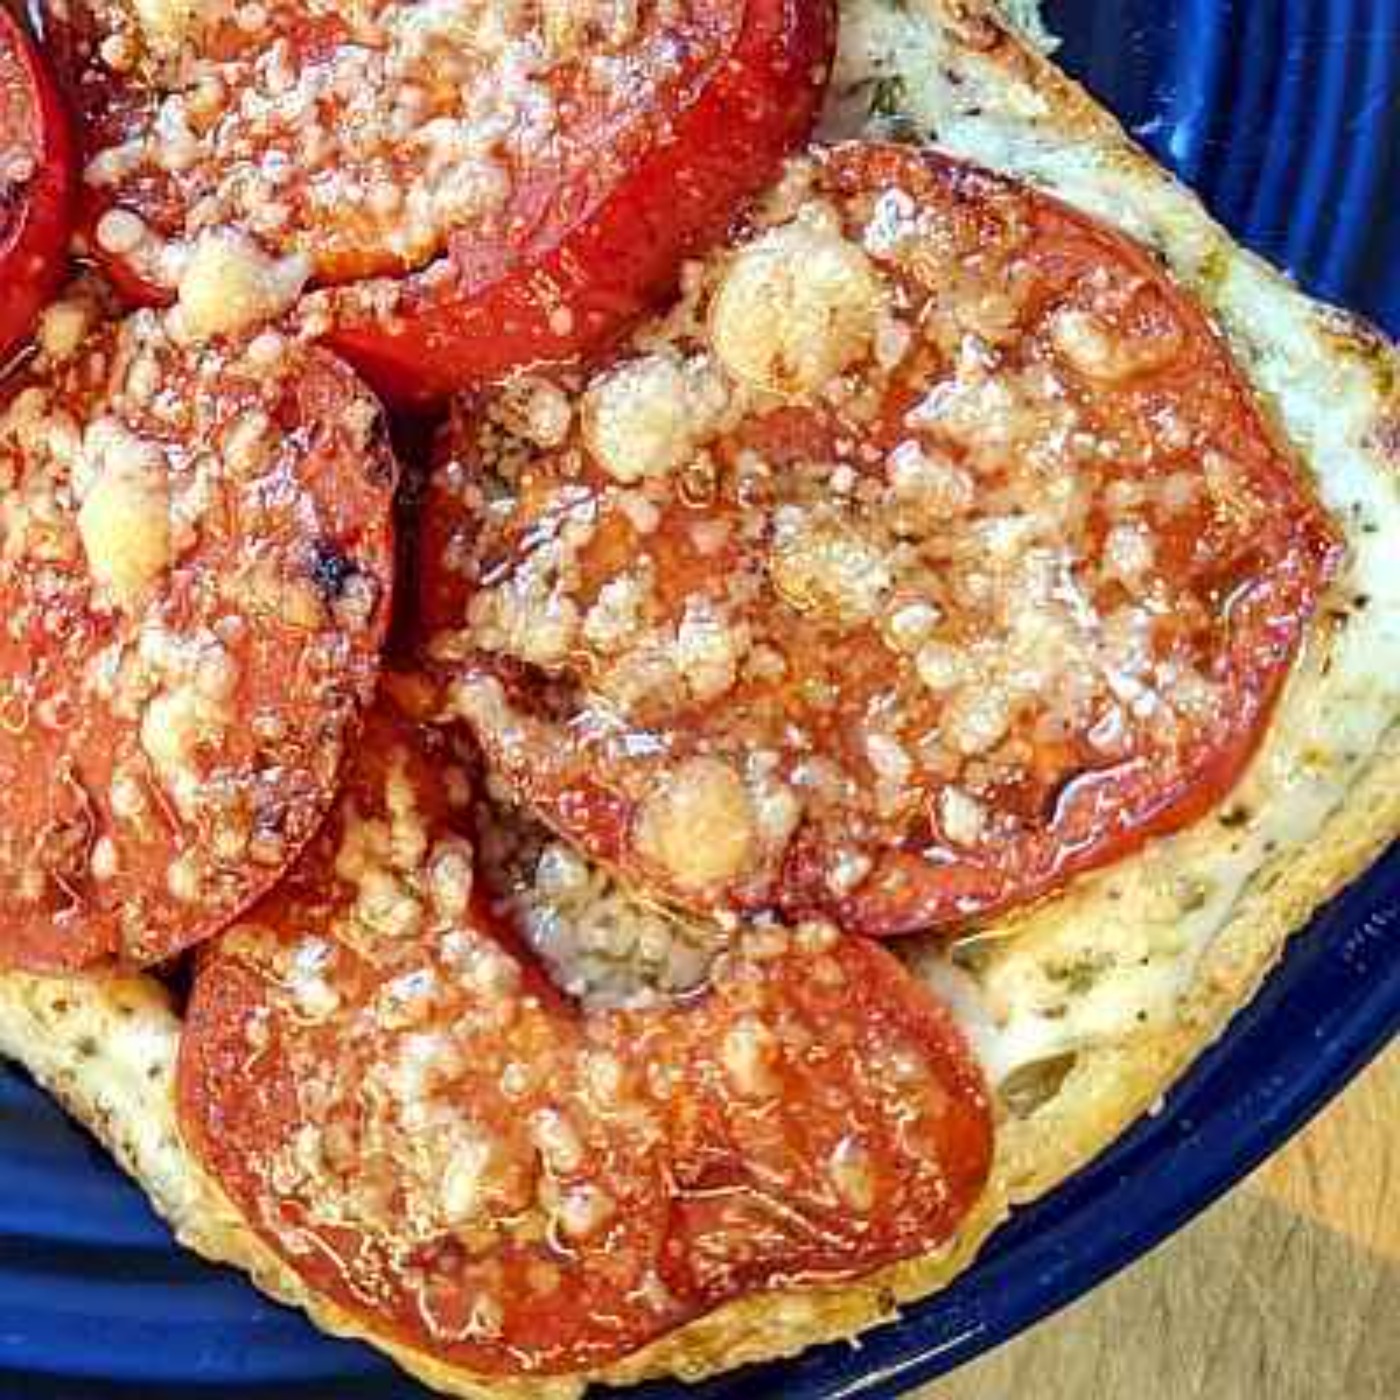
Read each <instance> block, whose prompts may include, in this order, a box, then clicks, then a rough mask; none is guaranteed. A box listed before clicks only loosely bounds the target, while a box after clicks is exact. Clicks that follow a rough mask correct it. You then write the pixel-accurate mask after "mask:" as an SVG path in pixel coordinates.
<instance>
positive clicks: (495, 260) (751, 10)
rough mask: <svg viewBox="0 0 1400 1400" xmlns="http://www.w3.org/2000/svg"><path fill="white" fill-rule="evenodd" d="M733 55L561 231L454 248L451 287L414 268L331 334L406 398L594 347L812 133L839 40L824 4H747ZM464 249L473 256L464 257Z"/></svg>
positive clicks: (356, 361) (435, 395)
mask: <svg viewBox="0 0 1400 1400" xmlns="http://www.w3.org/2000/svg"><path fill="white" fill-rule="evenodd" d="M745 8H746V10H747V14H746V18H745V21H744V26H743V29H742V31H741V33H740V35H739V37H738V41H737V43H736V44H735V46H734V49H733V52H732V53H731V54H729V55H728V57H727V58H726V59H724V60H723V61H722V62H721V64H720V65H719V68H718V71H717V72H716V73H715V74H714V76H713V78H712V79H711V80H710V81H708V82H706V83H705V84H704V85H703V86H702V87H701V88H700V89H699V91H697V92H696V93H694V94H692V95H691V97H690V100H689V101H688V102H687V104H686V106H685V107H684V109H683V110H681V111H680V112H679V113H677V114H676V115H675V116H673V117H672V118H671V119H670V120H669V121H667V122H666V123H665V126H664V129H661V130H657V131H655V132H653V133H652V134H651V135H652V138H653V139H651V140H650V141H649V143H648V146H647V149H646V151H645V154H644V155H643V156H642V157H641V159H640V160H639V162H638V163H637V164H636V165H635V166H633V167H632V168H631V169H629V170H628V171H627V172H626V174H625V175H624V176H623V177H622V179H621V180H620V181H616V182H613V181H612V180H610V179H609V178H608V172H607V171H606V170H604V172H603V173H602V178H599V179H598V180H597V182H596V187H595V188H593V189H591V190H590V189H587V188H586V187H585V190H584V193H583V195H582V196H581V197H579V198H577V199H576V200H575V202H576V204H578V205H579V206H580V207H578V208H577V210H576V212H575V213H574V214H573V216H572V218H571V219H570V220H569V223H568V226H567V227H566V228H565V229H564V230H562V231H560V230H558V229H557V228H555V227H554V226H553V223H554V220H552V219H551V216H550V215H549V214H548V213H546V215H545V221H544V226H543V227H542V228H541V229H539V230H537V232H536V234H535V236H534V238H533V241H532V242H531V243H529V244H527V245H526V246H524V247H521V248H518V249H512V250H504V249H502V250H500V254H499V256H497V257H492V258H488V259H487V262H488V263H489V264H491V265H488V266H485V267H483V266H482V265H481V257H480V252H479V250H471V249H468V248H465V247H462V246H459V247H457V248H455V249H453V251H452V261H453V263H454V265H455V274H456V280H455V285H454V286H451V287H448V288H446V289H444V288H443V287H442V286H441V285H432V284H430V283H429V281H428V280H427V279H425V278H423V277H422V276H421V275H419V276H415V277H411V278H409V279H408V280H407V283H406V286H405V300H404V305H403V308H402V310H401V312H400V313H399V314H398V315H397V316H396V317H395V320H394V323H393V324H392V325H391V326H389V327H385V326H383V325H376V324H369V323H366V324H362V325H359V326H353V325H342V326H340V327H339V328H337V329H336V330H335V331H333V332H332V333H331V334H330V336H329V343H330V344H331V345H332V347H333V348H334V349H336V350H337V351H338V352H339V353H340V354H341V355H342V356H344V358H345V359H347V360H349V361H350V363H351V364H353V365H354V366H355V367H356V368H357V369H359V371H360V372H361V374H363V375H364V376H365V378H366V379H367V380H369V382H370V383H371V384H372V385H374V387H375V388H376V389H378V390H379V392H380V393H382V394H384V395H385V396H386V397H387V398H389V399H390V400H392V401H394V402H397V403H419V402H425V401H432V400H436V399H441V398H444V397H446V396H447V395H449V394H451V393H453V392H454V391H456V390H458V389H461V388H462V387H464V386H467V385H472V384H480V383H486V382H490V381H493V380H497V379H500V378H501V377H502V376H504V375H506V374H507V373H509V372H510V371H511V370H514V369H518V368H521V367H523V366H532V365H540V364H548V363H560V362H563V361H566V360H570V359H573V358H575V357H577V356H579V355H583V354H588V353H590V352H593V351H597V350H599V349H601V348H603V347H604V346H606V345H607V344H608V343H609V342H610V341H612V340H613V339H615V338H616V337H617V336H618V335H620V334H621V333H622V332H623V331H624V330H626V328H627V327H628V326H629V325H630V324H631V323H632V322H633V321H634V320H636V318H637V317H639V316H640V315H642V314H643V313H644V312H645V311H647V310H648V309H649V308H650V307H651V306H652V305H654V304H655V302H656V301H657V299H658V298H660V297H663V296H665V295H666V294H667V293H668V292H669V291H670V289H671V288H672V287H673V285H674V283H675V279H676V275H677V271H678V269H679V266H680V264H681V262H682V261H683V260H684V259H685V258H687V257H689V256H692V255H693V254H695V253H697V252H699V251H700V250H701V249H702V248H703V247H704V246H705V245H706V244H707V243H708V242H710V241H712V240H714V239H716V238H719V237H722V236H723V234H724V233H725V231H726V228H727V226H728V225H729V223H730V222H731V220H732V218H733V215H734V211H735V209H736V207H737V206H738V205H739V204H740V203H741V202H742V201H743V200H744V199H746V198H747V197H749V196H750V195H752V194H754V193H756V192H757V191H758V190H760V189H762V188H763V186H764V185H765V184H766V183H768V181H769V180H771V179H772V178H773V177H774V176H775V175H776V173H777V171H778V168H779V166H780V164H781V162H782V160H783V158H784V157H785V156H786V155H787V154H788V153H789V152H790V151H792V150H793V149H795V148H796V147H797V146H799V145H800V144H801V142H802V141H803V140H804V139H805V138H806V137H807V135H808V134H809V132H810V131H811V128H812V125H813V123H814V121H815V118H816V114H817V110H818V107H819V105H820V102H821V97H822V91H823V89H824V87H825V83H826V79H827V75H828V73H829V70H830V66H831V60H832V55H833V51H834V46H835V38H836V24H835V11H834V7H833V6H832V5H831V4H830V3H828V0H752V3H750V4H748V5H747V6H746V7H745ZM468 256H469V257H470V259H471V261H472V262H474V263H476V264H477V267H476V269H475V270H473V269H472V268H471V267H469V266H468Z"/></svg>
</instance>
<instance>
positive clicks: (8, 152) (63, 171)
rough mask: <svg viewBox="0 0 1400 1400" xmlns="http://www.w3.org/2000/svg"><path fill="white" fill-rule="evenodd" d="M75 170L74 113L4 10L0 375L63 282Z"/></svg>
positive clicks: (0, 26)
mask: <svg viewBox="0 0 1400 1400" xmlns="http://www.w3.org/2000/svg"><path fill="white" fill-rule="evenodd" d="M75 162H76V152H75V150H74V145H73V139H72V134H71V131H70V129H69V119H68V113H67V111H66V110H65V108H64V105H63V102H62V100H61V99H60V97H59V93H58V89H57V86H56V84H55V82H54V78H53V76H52V74H51V73H50V72H49V69H48V67H47V65H46V63H45V61H44V58H43V55H42V54H40V53H39V51H38V49H37V48H36V47H35V44H34V41H33V40H32V39H31V38H30V36H29V34H28V32H27V31H26V30H25V29H24V27H23V26H22V25H21V24H20V22H19V20H18V19H17V18H16V17H15V16H14V15H13V14H12V13H11V12H10V11H9V10H8V9H6V8H5V7H4V6H0V288H3V295H2V296H0V367H3V364H4V361H5V360H6V359H8V358H9V356H10V355H11V354H12V353H13V352H14V351H15V350H16V349H17V348H18V347H19V346H20V345H21V344H23V342H24V340H25V339H26V337H27V336H28V335H29V333H30V331H31V330H32V329H33V328H34V322H35V320H36V319H37V317H38V315H39V312H40V311H41V310H42V309H43V307H44V304H45V303H46V302H47V301H48V300H49V298H50V297H52V296H53V294H54V293H55V292H56V291H57V290H58V287H59V285H60V283H61V282H62V280H63V274H64V269H65V267H66V266H67V258H68V239H69V235H70V234H71V233H72V226H73V208H74V191H75V190H76V187H77V167H76V163H75Z"/></svg>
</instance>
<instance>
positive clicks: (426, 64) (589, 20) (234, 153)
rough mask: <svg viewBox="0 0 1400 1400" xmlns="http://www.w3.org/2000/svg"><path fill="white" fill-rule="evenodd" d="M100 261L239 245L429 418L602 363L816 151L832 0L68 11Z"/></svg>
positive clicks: (179, 267)
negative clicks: (599, 348)
mask: <svg viewBox="0 0 1400 1400" xmlns="http://www.w3.org/2000/svg"><path fill="white" fill-rule="evenodd" d="M65 8H66V9H67V10H68V14H67V17H66V29H67V42H66V47H67V48H68V50H69V52H70V54H71V55H72V62H71V64H70V68H71V70H72V73H71V81H72V85H73V87H74V90H75V92H76V100H77V102H78V104H79V106H80V107H81V109H82V112H83V114H84V126H85V147H86V167H85V171H84V180H85V184H86V189H87V202H88V207H89V223H90V238H91V244H92V249H93V252H94V253H95V254H96V255H97V256H98V257H100V258H101V259H102V260H103V261H104V263H106V264H107V265H108V266H109V267H111V268H112V269H113V275H114V277H115V279H116V281H117V283H118V285H119V286H121V287H123V288H124V289H126V290H127V291H128V292H131V293H134V294H135V295H137V296H139V297H141V298H143V299H152V300H164V299H169V298H170V297H172V296H175V295H184V291H183V289H184V287H185V286H186V284H187V282H188V281H189V279H196V280H198V279H199V278H200V276H201V272H202V270H203V269H204V268H205V266H206V264H207V263H208V262H209V260H211V259H214V258H216V257H219V256H222V255H224V254H225V253H226V247H227V245H228V243H229V242H230V240H234V241H236V244H237V246H238V247H239V248H240V249H241V250H243V251H244V252H245V253H248V254H249V255H250V256H255V257H256V258H257V259H258V262H259V265H260V266H261V267H262V268H263V271H264V275H265V276H267V277H269V278H273V279H275V280H277V281H278V282H280V283H281V285H282V286H283V288H284V296H285V298H286V302H287V304H290V302H291V300H292V299H294V297H295V294H296V293H297V292H299V291H300V290H301V289H302V288H303V287H304V286H307V285H315V286H321V287H326V288H334V289H338V290H337V291H336V292H335V293H334V294H328V297H327V298H326V306H325V307H324V308H322V309H321V311H320V312H319V313H318V314H320V315H324V316H326V318H327V320H326V329H327V334H328V337H329V340H330V343H331V344H332V345H334V346H335V347H336V348H337V349H338V350H339V351H340V352H341V353H342V354H344V355H345V356H346V357H347V358H349V359H350V360H351V361H352V362H353V363H355V364H356V365H357V366H359V367H360V368H361V369H362V370H363V371H364V372H365V373H366V374H367V375H369V376H370V378H371V379H372V380H373V382H374V383H375V384H376V386H377V387H379V388H380V389H382V390H384V391H385V392H389V393H392V394H393V395H394V396H395V397H397V398H399V399H406V400H414V399H417V398H420V397H424V396H427V397H432V396H438V395H442V394H446V393H450V392H452V391H453V390H456V389H462V388H467V387H470V386H471V385H473V384H477V383H480V382H482V381H484V380H489V379H490V378H492V377H495V376H497V375H499V374H501V373H503V372H505V371H508V370H510V369H513V368H515V367H517V366H518V365H520V364H523V363H530V362H533V361H543V360H560V359H567V358H570V357H571V356H573V355H574V354H576V353H578V352H579V351H581V350H584V349H587V348H589V347H591V346H594V345H598V344H600V343H604V342H606V341H607V340H608V339H609V338H611V337H612V336H613V335H615V334H616V333H617V332H618V330H619V329H620V328H622V327H623V326H625V325H626V324H627V323H628V322H629V321H630V320H632V319H634V318H635V317H636V316H637V315H638V314H639V313H640V312H641V311H643V310H644V309H646V307H647V306H648V305H649V304H650V303H651V302H652V300H653V299H654V298H655V297H656V296H657V295H659V294H660V295H664V294H665V293H666V291H667V290H668V288H669V287H670V286H671V284H672V283H673V281H674V278H675V274H676V271H677V268H678V265H679V262H680V260H681V258H682V257H684V256H686V255H688V254H690V253H692V252H694V251H696V250H697V249H698V248H699V247H701V246H702V245H703V242H704V241H705V240H706V239H708V238H711V237H714V236H717V235H719V234H722V233H723V231H724V229H725V228H726V226H727V225H728V223H729V222H730V220H731V219H732V218H733V216H734V214H735V213H736V211H737V209H738V207H739V205H740V204H741V202H742V201H743V200H745V199H746V198H747V197H748V196H750V195H752V194H754V193H756V192H757V191H758V190H759V189H760V188H761V187H762V186H763V185H764V184H766V183H767V182H768V181H770V180H771V179H772V178H773V177H774V175H775V174H776V172H777V168H778V165H779V163H780V161H781V160H782V158H783V157H784V156H785V155H786V154H787V153H788V152H789V151H790V150H791V149H792V148H793V147H794V146H795V145H797V144H799V143H800V142H801V141H802V140H803V139H804V138H805V136H806V135H807V133H808V131H809V130H810V128H811V125H812V122H813V120H814V119H815V116H816V112H817V108H818V105H819V103H820V100H821V94H822V90H823V86H824V83H825V79H826V76H827V72H828V69H829V67H830V61H831V51H832V44H833V40H834V33H835V15H834V6H833V4H832V3H831V0H642V3H640V4H637V3H625V4H624V3H617V4H615V3H611V2H610V0H609V3H594V4H589V3H578V2H577V0H545V3H542V4H538V5H534V4H531V5H520V4H515V3H499V2H497V3H479V2H478V0H473V2H472V3H445V4H436V3H435V4H419V3H407V0H374V2H373V3H361V4H354V5H345V4H339V3H324V2H323V0H317V2H316V3H311V4H305V3H292V2H291V0H278V2H277V3H273V4H264V5H259V6H257V7H256V9H255V10H254V9H242V10H239V11H237V12H236V13H235V12H234V11H232V10H229V11H223V10H221V9H220V8H219V7H212V8H210V7H203V6H197V5H187V4H171V5H146V4H140V3H137V4H131V3H127V0H79V2H78V3H75V4H72V5H70V6H68V7H65Z"/></svg>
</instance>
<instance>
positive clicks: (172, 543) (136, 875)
mask: <svg viewBox="0 0 1400 1400" xmlns="http://www.w3.org/2000/svg"><path fill="white" fill-rule="evenodd" d="M91 314H92V308H91V307H90V306H89V305H87V304H86V303H84V302H83V301H82V300H80V299H71V300H68V301H65V302H61V303H57V304H56V306H55V309H54V311H53V312H51V313H50V315H51V316H53V317H54V318H55V326H56V328H62V329H63V331H64V334H65V337H66V340H67V342H68V353H67V354H66V355H65V356H63V357H59V356H58V354H57V352H56V351H54V350H53V349H52V346H51V345H50V342H53V343H55V344H56V343H57V341H58V339H59V336H58V335H57V333H55V335H53V336H46V338H45V343H46V346H47V347H49V348H46V349H45V350H44V351H43V352H41V354H40V355H39V356H38V357H37V359H36V360H35V361H34V363H33V366H32V368H31V370H30V372H29V373H28V374H27V376H26V377H25V378H24V379H23V380H22V381H21V382H20V383H19V384H18V385H16V386H14V392H13V393H12V395H11V397H10V399H9V402H8V405H7V406H5V407H4V408H3V410H0V482H3V487H4V499H3V502H0V614H2V615H3V617H4V627H3V630H0V885H3V888H4V890H5V898H4V901H3V904H0V963H4V964H8V965H12V966H13V965H18V966H21V967H25V968H34V969H64V970H67V969H75V968H80V967H88V966H91V965H93V964H98V963H105V962H108V961H110V960H112V959H119V960H121V961H123V962H129V963H148V962H153V961H156V960H159V959H161V958H164V957H166V956H168V955H170V954H171V953H174V952H176V951H177V950H178V949H180V948H182V947H185V946H187V945H188V944H191V943H194V942H197V941H198V940H199V939H201V938H204V937H207V936H208V935H210V934H211V933H214V932H215V931H217V930H218V929H219V928H221V927H222V926H223V925H224V924H226V923H227V922H228V921H229V920H230V919H231V918H233V917H234V916H235V915H236V914H237V913H238V912H239V911H240V910H241V909H242V908H243V907H244V906H245V905H246V904H247V903H248V902H249V901H250V900H251V899H253V898H254V897H256V896H257V895H259V894H261V893H262V892H263V891H264V890H265V889H267V888H268V887H269V886H270V885H271V884H273V883H274V882H275V881H276V880H277V879H278V877H279V876H280V875H281V873H282V871H283V870H284V869H285V868H286V867H287V865H288V864H289V863H290V862H291V860H292V859H293V858H294V857H295V856H296V854H297V853H298V851H299V850H300V848H301V847H302V845H303V844H304V843H305V842H306V841H307V840H308V838H309V837H310V836H311V834H312V832H313V831H314V830H315V829H316V827H317V825H318V824H319V822H320V820H321V818H322V817H323V816H324V815H325V813H326V811H327V809H328V808H329V806H330V804H331V801H332V799H333V796H334V793H335V789H336V784H337V781H338V775H339V770H340V763H341V756H342V753H343V751H344V750H345V747H346V744H347V742H348V741H349V739H350V738H351V737H352V736H353V734H354V732H355V730H356V727H357V725H358V721H359V718H360V714H361V711H362V708H363V706H364V704H365V703H366V701H367V700H368V698H369V696H370V695H371V694H372V693H373V689H374V685H375V679H376V676H377V672H378V658H379V648H380V645H381V642H382V639H383V635H384V630H385V626H386V622H387V618H388V614H389V593H390V586H391V580H392V568H393V540H392V524H391V518H392V498H393V491H394V480H395V470H394V464H393V460H392V458H391V456H390V454H389V452H388V450H387V448H386V447H385V445H384V437H383V432H382V425H381V420H380V411H379V406H378V404H377V402H376V401H375V400H374V398H373V397H372V396H371V395H370V393H369V391H368V390H367V389H366V388H365V387H364V386H363V384H361V383H360V381H359V380H358V379H357V378H356V377H355V375H354V374H353V372H352V371H351V370H350V369H349V368H348V367H346V366H345V365H344V364H342V363H341V362H340V361H339V360H337V359H335V358H334V357H333V356H332V355H330V354H328V353H326V352H324V351H320V350H307V349H304V348H302V347H300V346H297V345H295V344H293V343H292V342H290V341H286V340H283V339H282V338H280V337H278V336H276V335H273V334H264V335H262V336H260V337H258V338H256V339H255V340H253V341H252V342H250V343H246V344H245V343H239V342H233V341H223V342H220V343H218V344H216V345H211V346H206V347H203V348H201V349H192V348H190V347H188V346H185V345H182V344H180V343H177V342H175V341H173V340H172V339H171V338H170V337H169V336H168V334H167V331H166V327H165V325H164V323H163V317H162V314H161V313H157V312H152V311H144V312H139V313H137V314H136V315H135V316H134V317H133V318H132V319H130V320H128V321H126V322H124V323H122V324H112V323H108V324H105V325H103V324H99V325H97V326H95V327H90V326H89V325H88V324H87V322H88V318H89V317H90V315H91Z"/></svg>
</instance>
